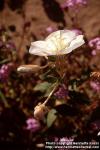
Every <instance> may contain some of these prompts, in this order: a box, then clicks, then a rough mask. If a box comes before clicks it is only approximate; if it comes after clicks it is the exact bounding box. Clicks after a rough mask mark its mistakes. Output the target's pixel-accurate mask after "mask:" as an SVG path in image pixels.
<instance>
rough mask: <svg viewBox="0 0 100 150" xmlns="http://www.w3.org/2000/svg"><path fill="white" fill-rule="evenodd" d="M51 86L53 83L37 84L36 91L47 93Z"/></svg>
mask: <svg viewBox="0 0 100 150" xmlns="http://www.w3.org/2000/svg"><path fill="white" fill-rule="evenodd" d="M50 86H51V83H49V82H42V83H39V84H37V85H36V86H35V87H34V91H41V92H46V90H47V89H48V88H49V87H50Z"/></svg>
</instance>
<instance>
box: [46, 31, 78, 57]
mask: <svg viewBox="0 0 100 150" xmlns="http://www.w3.org/2000/svg"><path fill="white" fill-rule="evenodd" d="M75 38H76V33H75V32H73V31H70V30H59V31H56V32H53V33H51V34H50V35H49V36H48V37H47V38H46V40H45V41H46V42H47V43H48V44H47V47H48V49H49V51H51V55H56V54H57V55H60V51H62V50H63V49H65V48H66V47H68V46H69V45H70V42H71V41H72V40H74V39H75Z"/></svg>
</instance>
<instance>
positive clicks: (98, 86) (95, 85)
mask: <svg viewBox="0 0 100 150" xmlns="http://www.w3.org/2000/svg"><path fill="white" fill-rule="evenodd" d="M90 86H91V88H92V89H93V90H95V91H100V83H99V82H94V81H91V82H90Z"/></svg>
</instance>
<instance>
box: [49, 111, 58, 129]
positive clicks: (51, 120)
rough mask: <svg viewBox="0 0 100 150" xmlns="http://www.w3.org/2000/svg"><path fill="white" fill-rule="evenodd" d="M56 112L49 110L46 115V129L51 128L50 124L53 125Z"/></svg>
mask: <svg viewBox="0 0 100 150" xmlns="http://www.w3.org/2000/svg"><path fill="white" fill-rule="evenodd" d="M56 113H57V111H56V110H55V109H51V110H50V111H49V113H48V115H47V126H48V128H49V127H51V126H52V124H53V123H54V121H55V120H56V118H57V115H56Z"/></svg>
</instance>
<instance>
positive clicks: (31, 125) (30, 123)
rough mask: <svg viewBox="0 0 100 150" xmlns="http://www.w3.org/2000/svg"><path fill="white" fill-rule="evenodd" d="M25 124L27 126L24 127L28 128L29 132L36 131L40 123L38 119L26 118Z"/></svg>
mask: <svg viewBox="0 0 100 150" xmlns="http://www.w3.org/2000/svg"><path fill="white" fill-rule="evenodd" d="M26 124H27V127H26V129H27V130H30V131H31V132H36V131H38V130H39V129H40V127H41V125H40V123H39V121H38V120H36V119H34V118H29V119H27V120H26Z"/></svg>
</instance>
